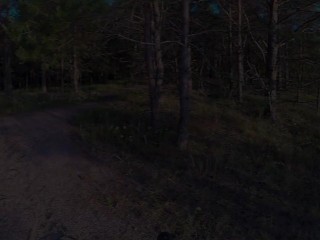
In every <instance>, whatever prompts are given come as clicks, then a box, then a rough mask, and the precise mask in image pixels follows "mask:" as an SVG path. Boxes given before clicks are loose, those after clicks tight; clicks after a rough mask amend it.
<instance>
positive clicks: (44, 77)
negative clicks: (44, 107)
mask: <svg viewBox="0 0 320 240" xmlns="http://www.w3.org/2000/svg"><path fill="white" fill-rule="evenodd" d="M41 88H42V92H43V93H47V92H48V88H47V66H46V64H45V63H42V65H41Z"/></svg>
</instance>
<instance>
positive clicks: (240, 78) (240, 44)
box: [238, 0, 244, 103]
mask: <svg viewBox="0 0 320 240" xmlns="http://www.w3.org/2000/svg"><path fill="white" fill-rule="evenodd" d="M243 84H244V68H243V41H242V0H238V100H239V102H240V103H241V102H242V101H243Z"/></svg>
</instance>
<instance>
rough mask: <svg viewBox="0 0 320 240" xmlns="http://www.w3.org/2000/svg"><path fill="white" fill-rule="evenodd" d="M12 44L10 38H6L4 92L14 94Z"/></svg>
mask: <svg viewBox="0 0 320 240" xmlns="http://www.w3.org/2000/svg"><path fill="white" fill-rule="evenodd" d="M11 64H12V44H11V41H10V39H9V38H8V36H5V37H4V91H5V93H6V94H8V95H10V94H11V93H12V89H13V87H12V69H11V67H12V66H11Z"/></svg>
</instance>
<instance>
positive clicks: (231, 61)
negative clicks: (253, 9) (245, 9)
mask: <svg viewBox="0 0 320 240" xmlns="http://www.w3.org/2000/svg"><path fill="white" fill-rule="evenodd" d="M232 20H233V19H232V7H231V4H230V6H229V36H228V37H229V39H228V40H229V49H228V50H229V69H230V75H229V97H232V95H233V93H232V92H233V73H234V72H233V64H234V63H233V41H232V38H233V34H232V30H233V29H232Z"/></svg>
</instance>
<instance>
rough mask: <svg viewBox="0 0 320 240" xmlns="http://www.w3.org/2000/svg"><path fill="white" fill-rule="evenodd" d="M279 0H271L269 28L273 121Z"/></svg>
mask: <svg viewBox="0 0 320 240" xmlns="http://www.w3.org/2000/svg"><path fill="white" fill-rule="evenodd" d="M278 1H279V0H271V1H269V3H268V4H269V7H270V10H269V15H270V16H269V29H268V53H267V64H266V68H267V71H266V72H267V79H268V81H269V82H268V83H269V85H268V104H269V113H270V116H271V119H272V121H276V100H277V88H276V82H277V64H278V63H277V59H278V32H277V28H278V7H279V3H278Z"/></svg>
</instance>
